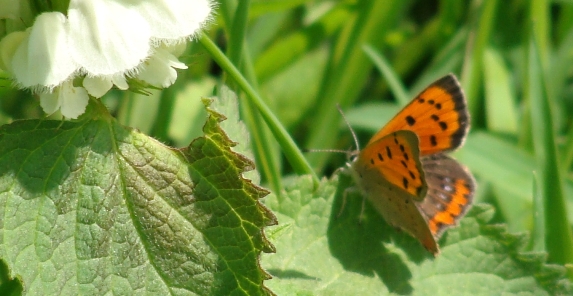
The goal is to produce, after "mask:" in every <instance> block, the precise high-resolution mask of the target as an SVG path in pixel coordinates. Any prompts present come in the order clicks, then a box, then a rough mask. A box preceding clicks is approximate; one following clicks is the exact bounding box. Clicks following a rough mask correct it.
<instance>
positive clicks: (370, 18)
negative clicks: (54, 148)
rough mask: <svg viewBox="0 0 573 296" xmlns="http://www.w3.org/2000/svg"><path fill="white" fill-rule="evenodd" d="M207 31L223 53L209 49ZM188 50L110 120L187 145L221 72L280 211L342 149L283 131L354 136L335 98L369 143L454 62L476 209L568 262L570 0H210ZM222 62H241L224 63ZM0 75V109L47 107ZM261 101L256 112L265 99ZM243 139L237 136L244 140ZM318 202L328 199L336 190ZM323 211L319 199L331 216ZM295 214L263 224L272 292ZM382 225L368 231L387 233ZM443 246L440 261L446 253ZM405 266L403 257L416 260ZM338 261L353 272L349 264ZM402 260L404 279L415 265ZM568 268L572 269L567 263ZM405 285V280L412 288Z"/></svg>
mask: <svg viewBox="0 0 573 296" xmlns="http://www.w3.org/2000/svg"><path fill="white" fill-rule="evenodd" d="M210 40H214V44H213V43H211V42H210ZM214 45H217V46H218V47H219V48H221V49H222V50H223V52H224V53H225V55H224V56H223V55H222V54H221V53H217V52H216V48H214ZM185 59H187V61H188V64H189V65H190V69H189V70H188V71H185V72H180V77H179V79H178V81H177V82H176V84H175V85H174V86H173V87H171V88H169V89H166V90H163V91H152V94H151V95H150V96H143V95H138V94H135V93H129V92H128V93H124V92H119V91H118V92H112V93H110V94H109V95H108V96H106V97H104V98H103V99H102V101H103V103H104V104H105V105H106V106H107V107H108V108H109V109H110V112H111V113H112V115H114V116H115V118H116V119H117V120H118V121H119V123H121V124H123V125H126V126H131V127H135V128H138V129H139V130H140V131H142V132H143V133H144V134H147V135H150V136H152V137H154V138H156V139H159V140H160V141H162V142H164V143H166V144H168V145H171V146H174V147H186V146H188V145H189V143H190V142H191V140H192V139H194V138H195V137H197V136H198V135H201V134H202V132H201V127H202V125H203V123H204V122H205V117H206V111H205V109H204V108H203V107H202V105H203V103H202V102H201V100H200V99H199V98H200V97H201V96H209V95H211V94H212V93H213V90H214V89H215V87H216V86H217V85H219V84H222V83H226V84H229V85H230V86H231V88H232V89H234V90H236V91H237V92H238V94H239V100H240V111H241V117H242V119H243V120H244V122H245V123H246V126H247V129H248V131H249V133H250V135H251V138H250V139H249V141H250V143H251V149H252V151H253V153H254V157H255V160H256V167H257V170H258V171H259V173H260V175H261V178H262V184H264V185H265V186H266V187H267V188H269V189H271V191H272V192H274V193H275V194H276V196H277V197H276V198H277V200H276V202H275V199H273V198H274V197H273V198H270V201H269V202H268V203H269V207H270V208H271V210H274V211H278V212H279V213H281V214H285V213H284V212H285V210H284V208H281V207H284V205H283V206H281V203H280V200H281V199H280V198H279V197H280V196H283V197H284V196H291V195H292V194H293V193H292V192H293V191H297V190H303V189H305V188H306V187H304V186H307V187H308V186H310V185H308V184H306V183H304V182H310V183H312V184H314V185H312V186H310V188H318V178H317V177H316V175H318V176H323V175H326V176H330V175H331V174H332V172H333V171H334V170H335V169H336V168H338V167H340V166H342V165H343V163H344V161H345V159H344V158H343V156H340V155H338V156H333V155H328V154H318V153H316V154H307V155H306V159H307V160H308V162H307V161H306V160H305V159H304V158H301V153H300V150H296V149H294V148H293V146H289V145H291V144H293V143H297V144H298V146H299V147H303V148H313V149H316V148H338V149H348V148H349V147H352V146H353V145H354V144H353V143H352V141H351V136H350V133H349V131H348V128H347V127H346V126H344V125H343V124H342V123H341V118H340V115H339V114H338V112H337V111H336V109H335V105H336V104H337V103H339V104H340V105H341V106H342V108H343V109H344V110H345V112H346V115H347V117H348V118H349V121H350V123H351V125H352V126H353V127H354V129H356V131H357V132H358V134H359V137H360V140H361V142H362V143H365V142H366V141H367V139H368V137H369V136H370V135H372V133H373V132H375V131H376V130H377V129H379V128H380V127H381V126H382V125H383V124H384V123H385V122H386V121H387V120H388V119H390V118H391V117H392V115H393V114H395V112H397V110H399V108H400V106H402V105H404V104H405V103H406V102H407V101H408V100H409V99H410V98H411V96H413V95H415V94H416V93H417V92H418V91H420V90H421V89H422V88H423V87H424V86H426V85H427V84H429V83H430V82H432V81H433V80H435V79H437V78H439V77H441V76H443V75H445V74H447V73H450V72H453V73H455V74H456V75H457V76H458V77H459V78H460V81H461V83H462V86H463V88H464V91H465V93H466V96H467V99H468V103H469V108H470V112H471V115H472V129H471V132H470V135H469V137H468V139H467V141H466V145H465V146H464V148H462V149H461V150H459V151H457V152H456V153H455V154H454V156H455V157H456V158H457V159H458V160H459V161H460V162H462V163H464V164H466V165H467V166H468V167H469V168H470V170H471V171H472V172H473V173H474V174H475V176H476V178H477V181H478V192H477V197H476V202H479V203H488V204H491V205H493V207H494V208H495V210H494V211H492V210H489V209H484V208H482V207H481V206H480V207H478V208H477V210H476V213H474V216H473V217H476V216H480V213H483V212H487V213H491V216H492V217H490V218H491V219H489V218H488V219H481V220H480V219H478V220H480V221H481V222H480V223H483V224H484V225H485V224H486V223H490V224H491V223H503V224H506V225H507V229H508V230H509V232H511V233H516V232H519V233H527V234H529V238H530V239H527V237H526V238H523V239H519V240H518V239H515V238H512V239H508V240H510V241H512V242H513V241H519V243H516V244H515V245H512V246H513V247H514V248H513V249H511V250H509V251H507V252H502V253H501V254H505V256H509V255H507V254H508V253H513V254H514V255H513V256H514V257H515V256H517V255H515V254H517V253H516V252H518V251H519V252H522V251H532V252H547V254H548V257H547V259H548V261H549V262H550V263H555V264H557V265H561V266H563V265H564V264H571V263H573V242H572V236H571V224H572V223H573V178H572V176H573V174H572V162H573V128H571V124H572V120H571V119H572V116H571V114H572V110H573V109H572V108H573V104H572V98H573V87H572V84H571V81H572V78H573V67H571V66H570V65H573V2H570V1H547V0H531V1H521V0H510V1H499V0H481V1H478V0H476V1H457V0H436V1H414V0H409V1H403V0H389V1H376V0H344V1H327V0H315V1H308V0H251V1H248V0H240V1H232V0H227V1H220V3H219V4H218V8H217V14H216V17H215V20H214V21H213V23H212V25H211V26H210V28H209V29H208V30H207V31H206V32H205V36H203V37H201V38H200V42H196V43H193V45H192V46H190V47H189V49H188V51H187V53H186V55H185V57H184V60H185ZM233 65H234V66H235V68H236V69H238V70H239V71H237V72H233V71H232V68H233ZM2 83H3V84H4V87H2V88H0V97H1V98H2V100H1V101H0V104H1V111H2V112H1V113H0V121H1V123H3V124H4V123H5V124H8V123H10V122H12V121H13V120H17V119H24V118H38V117H41V116H42V114H41V110H40V109H39V107H38V104H37V101H36V99H35V98H34V97H32V96H30V95H29V94H28V93H26V92H21V91H18V90H14V89H12V88H11V87H10V81H9V80H2ZM265 108H266V109H265ZM263 109H265V110H266V111H267V112H262V113H261V112H260V110H263ZM285 131H286V132H288V134H290V135H291V136H292V139H293V140H294V142H293V140H291V139H290V138H288V135H287V136H285V135H286V134H285V133H284V132H285ZM234 140H235V141H238V142H241V141H239V140H237V139H234ZM243 140H244V142H243V143H242V144H244V143H246V142H247V139H243ZM311 167H312V169H313V172H311V170H310V168H311ZM309 173H310V174H311V175H312V174H316V175H315V176H311V177H309V178H310V179H309V180H310V181H308V180H306V181H304V182H303V183H301V184H300V185H299V187H300V188H298V187H296V186H295V187H294V189H293V185H291V184H290V183H289V182H287V183H289V184H287V185H285V182H286V181H285V176H289V175H293V174H309ZM300 182H302V181H300ZM320 186H327V185H325V184H323V183H321V185H320ZM328 186H332V185H328ZM321 188H322V187H321ZM307 191H308V192H310V191H312V189H308V188H307ZM305 192H306V191H305ZM308 194H311V193H308ZM325 200H328V201H329V205H331V202H333V200H334V199H333V198H331V199H325ZM352 203H357V204H359V203H360V201H359V200H358V199H356V201H352V202H351V205H350V207H351V209H352V207H353V204H352ZM354 205H356V204H354ZM291 206H292V205H291ZM311 208H313V207H311ZM280 209H283V210H280ZM330 210H331V207H327V210H325V209H322V208H321V211H326V212H324V213H328V214H329V213H330V212H329V211H330ZM332 211H337V210H336V209H335V210H332ZM286 212H287V213H288V212H289V210H286ZM350 213H353V212H352V211H350ZM329 215H330V214H329ZM488 215H489V214H488ZM287 216H288V215H287ZM290 218H292V219H294V220H293V221H292V222H289V223H291V224H289V223H287V224H286V226H285V225H283V226H281V225H280V224H279V226H277V227H279V228H278V230H277V229H275V228H273V230H272V233H273V235H271V241H272V242H274V243H275V247H276V248H277V250H278V253H277V255H268V256H265V260H267V258H268V260H270V261H268V262H267V261H263V266H265V263H267V264H269V265H268V267H267V268H270V269H269V271H270V273H271V274H273V271H274V272H275V274H274V276H275V277H276V278H275V279H274V280H272V281H274V283H277V284H276V286H274V287H275V288H276V289H279V290H278V291H283V293H287V291H285V290H280V289H281V287H280V283H281V282H280V281H281V280H282V279H284V278H288V279H292V278H304V277H305V276H308V274H300V272H301V271H300V270H297V269H288V270H287V269H284V268H285V266H289V265H288V264H286V265H285V264H279V263H277V262H276V261H277V260H279V261H280V259H277V258H281V257H280V254H281V248H283V249H284V248H286V249H290V250H292V248H293V245H292V243H293V240H287V241H286V242H283V243H281V241H284V240H286V238H285V236H286V237H290V236H289V233H290V232H289V231H292V232H293V233H294V231H295V230H294V229H298V227H300V221H299V220H297V219H296V217H293V215H291V216H290ZM323 218H324V217H323ZM347 218H348V217H347ZM468 219H473V218H468ZM286 221H289V220H288V219H287V220H286ZM343 221H346V220H343ZM281 222H282V220H281V216H279V223H281ZM340 223H342V222H340ZM344 223H346V222H344ZM348 223H350V222H348ZM380 223H384V222H382V221H381V220H380ZM289 225H291V226H289ZM367 225H369V224H367ZM280 227H283V228H280ZM284 227H286V230H285V228H284ZM325 227H326V226H325ZM462 227H464V225H462ZM281 229H282V230H281ZM325 229H327V228H325ZM366 229H369V228H368V227H366ZM357 231H360V230H357ZM362 231H365V230H364V229H363V230H362ZM390 231H391V230H388V231H385V232H381V233H380V234H379V235H380V236H383V237H384V236H385V237H386V238H387V235H389V234H388V232H390ZM456 231H457V230H456ZM462 232H463V231H462ZM285 233H286V234H285ZM496 233H497V234H495V235H493V236H494V237H497V241H498V242H499V241H503V239H501V238H500V237H502V235H500V234H499V233H503V231H498V232H496ZM323 235H325V234H324V233H323ZM395 235H396V236H397V237H399V238H400V239H404V238H402V237H403V235H400V234H391V235H390V236H391V237H394V236H395ZM476 235H477V236H479V235H478V234H476ZM480 235H483V236H486V237H490V238H491V236H492V235H491V233H490V235H489V236H488V234H484V232H480ZM452 236H454V237H457V235H452ZM312 238H314V236H309V239H312ZM506 238H507V237H506ZM445 240H446V241H445V242H443V246H447V245H449V244H450V243H452V244H455V243H456V241H457V238H453V239H451V240H450V238H449V237H446V239H445ZM289 244H290V245H289ZM405 245H408V246H409V247H406V248H418V246H417V245H413V246H410V245H409V244H405ZM510 245H511V244H510ZM326 249H328V247H327V248H326ZM330 251H331V252H334V251H335V250H330ZM414 252H415V251H414ZM457 252H460V250H458V251H457ZM462 252H463V250H462ZM334 253H335V252H334ZM390 253H391V252H390ZM445 254H446V251H445V250H444V254H443V255H444V256H442V257H446V258H449V257H448V255H445ZM535 254H538V255H539V254H542V253H535ZM333 255H336V254H333ZM272 256H279V257H275V259H271V258H272ZM396 256H397V258H396ZM396 256H394V257H392V258H393V259H394V260H397V261H400V262H401V261H404V260H406V261H407V260H409V259H408V258H407V256H402V255H400V254H399V255H396ZM419 256H422V255H419ZM500 256H502V255H500ZM336 257H337V256H333V258H336ZM442 257H440V258H438V259H436V261H435V262H436V264H441V263H440V262H442V261H439V260H447V259H442ZM517 257H519V256H517ZM457 258H458V262H460V263H457V264H469V263H467V262H469V261H464V260H463V258H466V257H457ZM460 258H461V259H460ZM371 259H372V258H368V260H371ZM398 259H399V260H398ZM410 259H411V258H410ZM273 260H274V261H273ZM325 260H326V259H325ZM378 260H380V259H378ZM431 260H432V259H428V258H426V259H424V260H421V261H418V262H416V264H414V265H416V266H417V265H423V264H428V263H424V262H427V261H431ZM542 260H543V256H541V255H539V256H536V257H535V259H531V260H530V262H532V261H535V262H537V265H535V266H537V267H536V268H538V267H539V266H540V264H541V263H540V262H541V261H542ZM338 261H340V258H339V260H338ZM381 262H383V261H381ZM407 262H409V261H407ZM463 262H466V263H463ZM471 262H474V263H475V264H478V263H477V262H480V261H479V260H476V261H471ZM516 262H521V261H519V260H517V261H516ZM283 263H284V262H283ZM342 263H345V262H344V261H342ZM381 264H382V263H381ZM406 265H407V264H406ZM516 265H520V264H517V263H516ZM407 266H408V268H406V269H407V270H408V269H409V268H413V269H412V270H414V268H417V267H412V266H410V265H407ZM454 266H455V265H454ZM290 267H292V266H290ZM290 267H289V268H290ZM521 267H523V266H521ZM553 267H555V266H553ZM281 268H282V269H281ZM337 268H341V269H343V270H346V271H348V270H354V271H356V269H352V268H348V266H346V265H345V264H342V267H337ZM518 269H519V268H517V269H516V270H518ZM534 269H535V268H534ZM415 270H418V269H415ZM535 270H538V269H535ZM552 270H558V268H557V269H552ZM285 271H286V273H285ZM418 271H419V270H418ZM531 271H532V272H533V269H532V270H531ZM289 272H290V273H289ZM293 272H294V273H293ZM297 272H298V273H297ZM357 272H358V273H359V274H361V275H363V276H365V278H360V279H357V278H356V277H349V280H355V281H357V282H361V283H363V282H368V283H370V284H371V283H375V284H376V283H377V282H374V281H376V280H377V279H376V278H374V279H372V278H371V273H369V272H364V271H363V270H362V271H361V270H358V271H357ZM460 272H462V271H460ZM466 272H470V271H469V270H468V271H466ZM561 272H562V270H561V271H555V272H554V273H551V272H550V273H543V274H544V276H547V274H551V276H547V277H548V278H551V279H552V280H547V281H545V282H544V280H543V279H542V278H543V276H541V278H540V277H539V276H538V277H536V279H535V281H536V282H537V283H541V284H540V286H543V287H545V288H543V289H541V290H542V291H545V292H547V291H551V288H547V287H553V288H555V287H556V286H557V284H555V283H556V281H557V278H559V277H560V276H559V274H560V273H561ZM412 273H413V274H414V278H415V276H416V275H418V273H416V272H412ZM486 273H487V272H486ZM377 275H378V276H382V277H383V275H382V274H381V273H378V274H377ZM314 276H315V275H312V276H310V277H311V278H314ZM568 276H569V277H570V278H571V277H573V272H571V269H569V273H568ZM378 281H380V280H378ZM378 283H379V282H378ZM382 283H383V284H384V285H385V286H387V287H388V291H390V292H398V293H401V292H402V293H406V292H412V290H408V289H403V287H398V288H396V287H395V286H394V287H393V286H392V283H395V282H394V281H392V279H388V278H387V277H386V278H384V279H383V280H382ZM389 283H390V284H389ZM548 283H549V284H548ZM416 284H417V282H415V281H413V282H412V283H410V284H408V285H411V289H415V288H416ZM436 285H437V284H436ZM268 286H271V287H273V286H272V285H271V284H269V285H268ZM311 286H313V285H311ZM430 286H432V285H430ZM426 287H427V286H426ZM523 287H527V285H525V286H523ZM330 288H331V289H335V288H332V287H330ZM311 290H312V289H311ZM335 290H336V289H335ZM541 290H540V291H541ZM278 291H277V292H278ZM305 291H307V290H305ZM328 291H331V290H328V289H324V290H316V291H315V292H316V293H321V292H322V293H327V292H328ZM528 291H531V292H532V293H536V292H537V290H535V289H531V290H528ZM291 292H292V291H291Z"/></svg>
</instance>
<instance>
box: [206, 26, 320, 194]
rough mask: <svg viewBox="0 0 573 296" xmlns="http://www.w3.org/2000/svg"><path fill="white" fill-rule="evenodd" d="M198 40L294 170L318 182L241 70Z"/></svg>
mask: <svg viewBox="0 0 573 296" xmlns="http://www.w3.org/2000/svg"><path fill="white" fill-rule="evenodd" d="M199 42H201V44H202V45H203V47H204V48H205V49H206V50H207V51H208V52H209V54H210V55H211V57H212V58H213V59H214V60H215V61H216V62H217V64H218V65H219V66H220V67H221V68H222V69H223V70H225V71H226V72H227V74H228V75H229V76H230V77H231V78H233V79H234V80H235V82H237V85H239V87H240V88H241V89H242V90H243V91H244V92H245V94H246V95H247V97H248V98H249V100H251V102H252V103H253V104H254V105H255V106H256V107H257V109H258V110H259V112H260V113H261V116H262V117H263V119H264V120H265V122H266V123H267V125H268V127H269V129H270V130H271V132H272V133H273V135H274V136H275V138H276V140H277V141H278V143H279V145H280V146H281V149H282V150H283V152H284V154H285V156H286V158H287V159H288V161H289V163H290V164H291V165H292V167H293V168H294V170H295V172H296V173H297V174H310V175H312V176H313V180H314V181H316V182H318V177H317V176H316V174H315V173H314V171H313V170H312V168H311V167H310V165H309V164H308V162H307V161H306V159H305V158H304V156H303V155H302V152H301V151H300V150H299V149H298V147H297V145H296V143H295V142H294V141H293V139H292V138H291V137H290V135H289V134H288V132H287V131H286V129H285V128H284V127H283V126H282V125H281V123H280V122H279V120H278V119H277V117H276V116H275V115H274V114H273V113H272V111H271V109H270V108H269V107H268V106H267V105H266V104H265V102H264V101H263V99H262V98H261V97H260V96H259V94H258V93H257V92H256V91H255V90H254V89H253V87H252V86H251V85H250V84H249V82H248V81H247V79H245V77H244V76H243V75H242V74H241V72H239V70H238V69H237V68H236V67H235V65H233V63H231V61H229V59H228V58H227V57H226V56H225V55H224V54H223V52H221V50H220V49H219V48H218V47H217V46H216V45H215V43H213V41H211V39H209V37H207V36H206V35H205V34H202V35H201V36H200V37H199ZM317 184H318V183H317Z"/></svg>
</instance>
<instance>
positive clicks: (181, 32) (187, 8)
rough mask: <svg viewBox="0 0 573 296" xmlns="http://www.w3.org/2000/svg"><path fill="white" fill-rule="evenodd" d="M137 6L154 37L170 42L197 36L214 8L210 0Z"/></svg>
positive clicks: (155, 0)
mask: <svg viewBox="0 0 573 296" xmlns="http://www.w3.org/2000/svg"><path fill="white" fill-rule="evenodd" d="M136 5H137V11H138V12H139V13H140V14H141V15H142V16H143V17H144V18H145V19H146V20H147V22H148V23H149V26H150V27H151V35H152V37H154V38H158V39H169V40H173V39H181V38H186V37H188V36H191V35H194V34H196V33H197V31H198V30H199V29H200V28H201V27H202V26H203V25H204V24H205V23H206V21H207V20H208V18H209V14H210V13H211V7H212V4H211V3H210V1H208V0H146V1H139V3H138V4H136Z"/></svg>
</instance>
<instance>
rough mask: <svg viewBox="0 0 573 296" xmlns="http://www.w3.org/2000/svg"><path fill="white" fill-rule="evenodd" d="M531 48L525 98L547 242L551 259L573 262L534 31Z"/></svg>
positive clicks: (530, 43) (571, 243)
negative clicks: (537, 171) (529, 115)
mask: <svg viewBox="0 0 573 296" xmlns="http://www.w3.org/2000/svg"><path fill="white" fill-rule="evenodd" d="M528 47H529V48H528V57H527V61H528V62H527V64H528V69H527V80H526V83H525V84H524V85H525V87H526V89H525V97H526V99H527V100H528V101H529V103H530V110H531V123H532V124H531V126H532V137H533V139H534V141H533V146H534V151H535V158H536V160H537V167H538V170H539V175H540V184H539V186H541V192H542V194H543V197H544V209H545V213H544V215H545V217H546V220H545V225H546V227H545V233H546V235H545V244H546V246H547V251H548V252H549V260H550V261H552V262H556V263H559V264H572V263H573V235H572V233H571V228H570V226H569V223H568V221H567V208H566V201H565V195H564V194H563V182H562V176H561V170H560V169H559V165H558V157H557V148H556V146H555V135H554V129H553V123H552V115H551V107H550V103H549V98H548V97H547V95H548V93H547V89H546V84H545V75H544V74H543V66H542V57H541V54H540V51H539V50H540V48H539V47H538V45H537V40H536V36H535V35H534V33H533V32H532V34H531V35H530V41H529V46H528ZM568 275H569V278H573V272H571V271H569V273H568Z"/></svg>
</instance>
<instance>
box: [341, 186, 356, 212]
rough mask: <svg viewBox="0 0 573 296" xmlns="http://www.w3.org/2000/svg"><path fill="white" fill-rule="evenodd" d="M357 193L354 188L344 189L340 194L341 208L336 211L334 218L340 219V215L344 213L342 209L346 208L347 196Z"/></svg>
mask: <svg viewBox="0 0 573 296" xmlns="http://www.w3.org/2000/svg"><path fill="white" fill-rule="evenodd" d="M358 191H359V190H358V188H356V187H348V188H346V189H344V192H343V193H342V206H340V210H339V211H338V215H336V218H340V215H342V211H344V207H346V197H347V196H348V194H349V193H353V192H358Z"/></svg>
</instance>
